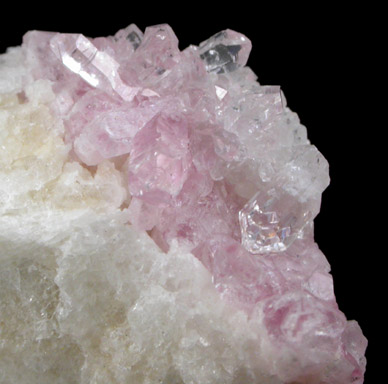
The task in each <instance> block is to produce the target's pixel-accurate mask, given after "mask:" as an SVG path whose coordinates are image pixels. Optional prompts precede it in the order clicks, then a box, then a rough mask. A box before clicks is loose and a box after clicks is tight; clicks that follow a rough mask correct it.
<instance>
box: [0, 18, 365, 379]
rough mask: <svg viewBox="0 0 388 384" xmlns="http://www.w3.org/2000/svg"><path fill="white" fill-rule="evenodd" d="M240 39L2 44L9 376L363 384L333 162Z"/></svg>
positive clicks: (38, 39) (3, 360)
mask: <svg viewBox="0 0 388 384" xmlns="http://www.w3.org/2000/svg"><path fill="white" fill-rule="evenodd" d="M250 50H251V42H250V41H249V39H248V38H247V37H245V36H244V35H242V34H239V33H237V32H235V31H231V30H225V31H222V32H220V33H218V34H216V35H214V36H213V37H211V38H209V39H208V40H206V41H204V42H202V43H201V44H199V45H198V46H194V45H192V46H189V47H187V48H186V49H184V50H183V51H181V50H180V49H179V48H178V39H177V37H176V36H175V34H174V32H173V31H172V29H171V28H170V27H169V26H168V25H158V26H152V27H149V28H147V29H146V30H145V32H144V34H143V32H142V31H140V30H139V28H137V27H136V26H135V25H133V24H132V25H130V26H129V27H127V28H125V29H122V30H120V31H119V32H117V34H116V35H115V36H110V37H106V38H93V39H91V38H88V37H85V36H83V35H81V34H61V33H52V32H40V31H30V32H28V33H27V34H26V35H25V36H24V38H23V44H22V46H21V47H16V48H10V49H9V50H8V51H7V52H6V53H5V54H3V55H1V56H0V383H1V384H10V383H15V384H16V383H17V384H23V383H29V384H31V383H39V384H44V383H50V384H54V383H64V384H70V383H82V384H86V383H88V384H89V383H90V384H92V383H93V384H106V383H110V384H116V383H117V384H119V383H120V384H121V383H136V384H141V383H144V384H145V383H149V384H151V383H159V384H160V383H162V384H196V383H198V384H207V383H209V384H213V383H220V384H221V383H222V384H228V383H230V384H291V383H292V384H348V383H349V384H350V383H353V384H361V383H363V376H364V372H365V365H366V361H365V358H364V353H365V349H366V344H367V342H366V339H365V338H364V336H363V335H362V332H361V329H360V327H359V326H358V324H357V322H356V321H347V320H346V317H345V315H344V314H343V313H342V312H341V311H340V310H339V308H338V306H337V304H336V300H335V296H334V290H333V281H332V276H331V275H330V273H329V272H330V266H329V264H328V262H327V260H326V258H325V256H324V255H323V254H322V253H321V252H320V250H319V248H318V246H317V245H316V244H315V242H314V238H313V219H314V217H315V216H316V215H317V214H318V212H319V208H320V202H321V194H322V192H323V190H324V189H325V188H326V187H327V185H328V183H329V176H328V164H327V161H326V160H325V159H324V157H323V156H322V155H321V154H320V153H319V151H318V150H317V149H316V147H314V146H313V145H311V144H310V142H309V140H308V139H307V134H306V128H305V127H304V126H303V125H301V124H300V122H299V119H298V117H297V115H296V114H295V113H293V112H291V111H290V110H289V109H288V108H287V105H286V100H285V98H284V95H283V94H282V92H281V90H280V87H278V86H263V85H260V84H259V83H258V82H257V79H256V76H255V74H254V73H253V72H252V70H250V69H249V67H247V66H246V63H247V60H248V56H249V52H250Z"/></svg>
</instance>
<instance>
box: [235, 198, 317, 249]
mask: <svg viewBox="0 0 388 384" xmlns="http://www.w3.org/2000/svg"><path fill="white" fill-rule="evenodd" d="M282 197H283V198H284V196H282ZM303 208H304V209H303ZM311 216H312V215H311V212H309V211H308V210H307V207H306V206H303V204H301V203H297V202H292V199H291V201H287V202H286V201H284V202H282V201H281V199H280V198H279V197H277V196H276V191H275V190H271V191H268V193H265V192H257V193H256V194H255V195H254V196H253V197H252V198H251V199H250V200H249V201H248V202H247V203H246V204H245V206H244V207H243V209H242V210H241V211H240V213H239V219H240V226H241V238H242V244H243V246H244V247H245V248H246V249H247V250H248V251H249V252H251V253H255V254H260V253H270V252H282V251H285V250H286V249H287V248H288V246H289V245H290V244H291V243H292V242H293V241H294V240H295V239H296V237H297V236H298V235H302V231H303V228H304V227H305V226H306V225H307V224H308V222H309V220H310V219H311Z"/></svg>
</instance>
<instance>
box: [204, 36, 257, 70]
mask: <svg viewBox="0 0 388 384" xmlns="http://www.w3.org/2000/svg"><path fill="white" fill-rule="evenodd" d="M251 48H252V44H251V42H250V40H249V39H248V38H247V37H245V36H244V35H242V34H239V33H237V32H234V31H231V30H229V29H227V30H225V31H222V32H219V33H217V34H215V35H214V36H212V37H211V38H210V39H208V40H206V41H204V42H202V43H201V44H200V46H199V54H200V57H201V59H202V60H204V62H205V65H206V70H207V71H208V72H216V73H225V72H232V71H234V70H236V69H237V68H240V67H242V66H244V65H245V64H246V62H247V60H248V56H249V52H250V51H251Z"/></svg>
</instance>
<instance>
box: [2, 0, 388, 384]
mask: <svg viewBox="0 0 388 384" xmlns="http://www.w3.org/2000/svg"><path fill="white" fill-rule="evenodd" d="M13 8H15V9H12V10H11V9H10V10H9V11H7V15H4V16H5V17H7V16H8V17H9V22H8V23H7V22H6V23H2V24H1V25H0V52H3V51H4V50H5V48H6V47H7V46H13V45H19V44H20V43H21V39H22V36H23V34H24V33H25V32H26V31H28V30H30V29H40V30H51V31H60V32H80V33H83V34H85V35H87V36H91V37H96V36H106V35H112V34H114V33H115V32H116V31H117V30H118V29H120V28H123V27H125V26H127V25H128V24H130V23H135V24H137V25H138V27H139V28H140V29H142V30H143V31H144V29H145V27H146V26H148V25H154V24H160V23H169V24H170V25H171V27H172V28H173V29H174V31H175V33H176V35H177V36H178V38H179V40H180V48H181V49H183V48H185V47H186V46H187V45H189V44H191V43H192V44H198V43H200V42H201V41H203V40H205V39H206V38H208V37H210V36H211V35H213V34H214V33H216V32H219V31H221V30H223V29H226V28H230V29H234V30H237V31H239V32H242V33H244V34H245V35H246V36H247V37H249V38H250V39H251V41H252V43H253V50H252V53H251V56H250V59H249V62H248V65H249V66H250V67H251V68H252V69H253V70H254V72H255V73H256V74H257V75H258V80H259V82H260V83H261V84H268V85H281V87H282V89H283V91H284V93H285V96H286V98H287V102H288V105H289V107H290V108H291V109H292V110H294V111H296V112H297V113H298V114H299V117H300V119H301V122H302V124H304V125H305V126H306V127H307V129H308V135H309V138H310V140H311V142H312V143H313V144H315V145H316V146H317V147H318V149H319V150H320V151H321V152H322V154H323V155H324V156H325V157H326V158H327V159H328V161H329V163H330V176H331V184H330V186H329V187H328V189H327V190H326V191H325V192H324V194H323V200H322V211H321V213H320V214H319V215H318V217H317V218H316V220H315V234H316V235H315V236H316V240H317V242H318V244H319V246H320V248H321V249H322V251H323V252H324V253H325V255H326V256H327V258H328V260H329V262H330V264H331V266H332V274H333V276H334V286H335V293H336V297H337V300H338V304H339V307H340V309H341V310H342V311H343V312H344V313H345V314H346V316H347V318H348V319H356V320H357V321H358V322H359V324H360V325H361V328H362V329H363V331H364V334H365V335H366V337H367V338H368V339H369V347H368V350H367V359H368V365H367V373H366V376H365V383H366V384H372V383H373V380H372V376H374V377H376V378H378V376H377V366H379V367H380V368H381V363H378V362H377V342H378V340H377V337H376V336H377V333H378V332H379V329H381V328H379V327H380V325H379V324H378V320H379V318H380V316H381V313H379V312H378V308H382V309H384V304H385V303H384V302H385V299H384V296H385V293H386V289H385V291H384V290H383V288H382V284H381V286H380V283H379V277H378V271H379V270H381V269H382V268H384V262H385V260H384V256H385V254H386V252H385V254H384V252H383V251H381V250H378V248H379V246H380V245H381V244H382V243H383V242H384V240H385V239H384V235H385V234H384V227H380V225H379V224H378V219H379V217H378V216H379V211H380V212H381V211H382V209H383V202H382V200H381V197H380V196H379V195H378V188H377V187H376V186H375V185H376V184H375V182H374V179H375V172H376V170H377V168H378V165H377V163H378V162H377V159H376V158H375V155H374V154H375V152H376V149H375V147H376V145H375V142H376V141H379V137H380V140H381V135H380V134H376V132H379V130H380V129H381V128H380V126H376V123H375V122H373V121H372V118H371V116H372V115H373V114H375V113H376V111H375V108H377V106H376V105H375V104H374V100H375V99H376V98H377V94H376V93H375V92H374V91H373V90H372V86H373V85H376V81H379V77H378V75H377V74H376V72H375V71H376V69H375V67H374V62H373V46H372V42H373V41H375V36H374V31H373V29H372V28H371V25H373V23H374V19H373V12H372V13H371V12H370V10H369V9H363V8H357V7H355V5H354V4H352V6H351V7H348V8H346V9H339V7H338V6H329V5H328V4H327V3H325V5H320V4H319V3H317V2H314V5H311V6H308V5H307V6H303V7H296V6H295V5H292V7H288V8H284V7H283V6H282V5H281V4H273V5H262V4H260V3H257V5H256V8H252V6H249V5H248V3H247V2H235V3H234V4H230V5H227V3H222V2H217V3H211V2H208V3H207V4H206V5H205V4H200V3H187V2H186V3H183V2H180V4H179V5H177V6H175V7H171V6H170V7H168V6H167V5H166V4H164V3H163V4H162V3H160V4H159V6H157V7H155V5H154V4H152V3H145V4H143V5H142V6H139V5H138V4H131V3H127V4H126V5H122V4H117V3H113V2H112V4H110V5H109V6H108V5H107V4H104V5H97V4H91V5H90V6H87V5H84V6H82V7H81V6H80V5H79V4H76V3H73V4H69V3H58V2H56V3H51V5H49V6H47V7H45V8H39V7H38V6H37V5H36V4H34V5H33V6H32V7H31V9H27V8H25V7H24V8H23V9H24V10H23V16H20V12H19V11H20V10H17V9H16V8H17V6H15V7H13ZM44 9H45V11H44ZM376 12H377V11H376ZM370 23H371V24H370ZM379 292H380V293H379ZM379 302H380V304H379ZM381 331H382V329H381ZM382 337H384V338H385V335H384V336H382ZM380 339H381V338H380ZM381 378H384V376H381V377H380V379H381ZM383 381H384V380H383ZM375 382H377V381H375ZM379 382H381V381H380V380H379Z"/></svg>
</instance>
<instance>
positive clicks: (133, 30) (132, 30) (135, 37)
mask: <svg viewBox="0 0 388 384" xmlns="http://www.w3.org/2000/svg"><path fill="white" fill-rule="evenodd" d="M114 39H115V40H116V41H120V40H126V41H128V42H129V43H130V44H131V46H132V47H133V50H136V49H137V48H138V47H139V45H140V44H141V42H142V40H143V32H142V31H141V30H140V29H139V28H138V27H137V25H136V24H130V25H129V26H128V27H126V28H124V29H120V30H119V31H118V32H117V33H116V34H115V35H114Z"/></svg>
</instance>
